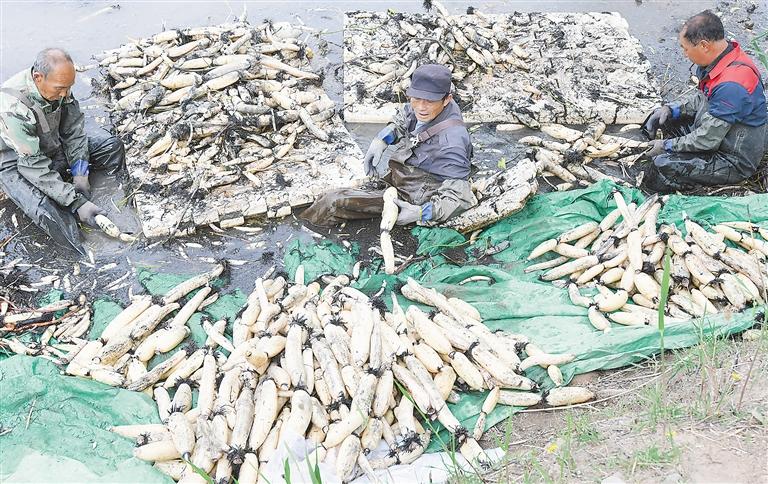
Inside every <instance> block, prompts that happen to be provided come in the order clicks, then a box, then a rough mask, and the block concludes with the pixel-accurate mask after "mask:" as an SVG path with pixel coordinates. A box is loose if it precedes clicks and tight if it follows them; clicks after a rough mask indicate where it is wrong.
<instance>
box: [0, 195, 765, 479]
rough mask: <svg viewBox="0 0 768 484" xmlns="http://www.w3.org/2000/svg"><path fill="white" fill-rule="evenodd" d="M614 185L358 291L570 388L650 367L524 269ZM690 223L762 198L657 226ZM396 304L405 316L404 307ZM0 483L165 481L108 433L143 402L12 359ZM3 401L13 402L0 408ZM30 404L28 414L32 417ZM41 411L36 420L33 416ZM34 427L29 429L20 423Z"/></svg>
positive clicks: (157, 286) (333, 255)
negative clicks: (423, 307) (529, 344)
mask: <svg viewBox="0 0 768 484" xmlns="http://www.w3.org/2000/svg"><path fill="white" fill-rule="evenodd" d="M614 188H615V187H614V186H613V185H612V184H610V183H605V182H604V183H599V184H596V185H593V186H592V187H590V188H587V189H584V190H577V191H571V192H563V193H549V194H543V195H538V196H535V197H533V198H532V199H531V200H530V201H529V203H528V205H527V206H526V207H525V208H524V209H523V210H522V211H520V212H518V213H517V214H515V215H513V216H511V217H509V218H507V219H505V220H503V221H501V222H498V223H497V224H495V225H493V226H492V227H489V228H488V229H486V230H484V231H483V232H482V233H481V234H480V235H479V236H478V237H477V239H476V240H475V242H474V243H473V244H469V243H468V241H467V240H466V239H465V238H464V237H463V236H462V235H461V234H459V233H457V232H455V231H453V230H449V229H440V228H433V229H428V228H421V227H417V228H415V229H413V231H412V234H413V235H414V236H415V237H416V238H417V240H418V242H419V248H418V254H417V255H418V256H424V258H423V259H421V260H419V261H418V262H416V263H413V264H412V265H410V266H409V267H407V268H406V270H405V271H403V273H402V274H399V275H398V276H397V277H394V276H386V275H383V274H381V273H379V272H378V266H377V265H375V264H374V265H373V266H372V267H370V268H368V269H366V270H364V271H363V274H362V275H361V277H360V278H359V279H358V281H356V283H355V284H356V287H358V288H361V289H362V290H365V291H371V292H372V291H375V290H378V289H379V288H380V287H381V284H382V282H384V281H386V282H387V287H388V289H390V290H391V288H393V287H396V285H397V284H399V283H402V282H404V281H405V280H406V279H407V277H413V278H415V279H417V280H419V281H421V282H422V283H424V284H425V285H428V286H431V287H436V288H437V289H438V290H440V291H442V292H444V293H446V294H448V295H451V296H455V297H459V298H462V299H464V300H466V301H467V302H469V303H471V304H473V305H474V306H475V307H477V309H478V310H479V311H480V313H481V315H482V316H483V318H484V320H485V323H486V324H487V325H488V326H489V327H491V328H494V329H496V328H503V329H505V330H508V331H511V332H516V333H523V334H525V335H527V336H528V337H529V338H530V339H531V340H532V341H534V342H536V343H537V344H538V345H539V346H541V347H542V348H544V349H545V350H547V351H551V352H571V353H574V354H576V355H578V357H577V359H576V360H575V361H574V362H572V363H570V364H567V365H564V366H563V367H562V370H563V373H564V375H565V377H566V379H568V380H570V379H571V378H572V377H573V375H575V374H577V373H583V372H587V371H592V370H597V369H610V368H618V367H621V366H625V365H628V364H630V363H633V362H637V361H640V360H642V359H645V358H648V357H650V356H652V355H654V354H656V353H658V351H659V336H660V335H659V332H658V331H657V330H655V329H651V328H649V327H640V328H634V327H633V328H630V327H619V326H616V327H615V328H614V330H613V331H612V332H610V333H608V334H603V333H601V332H596V331H595V330H594V329H593V328H592V326H591V325H590V323H589V321H588V320H587V317H586V309H584V308H580V307H575V306H573V305H572V304H570V302H569V300H568V297H567V294H566V293H565V291H564V290H561V289H557V288H556V287H554V286H553V285H552V284H551V283H548V282H541V281H539V280H538V279H537V278H536V274H525V273H524V272H523V268H524V267H525V265H526V263H525V262H524V261H525V257H526V256H527V254H528V253H529V252H530V250H531V249H532V248H533V247H534V246H536V245H537V244H539V243H540V242H542V241H543V240H546V239H548V238H551V237H553V236H556V235H558V234H559V233H561V232H563V231H565V230H568V229H570V228H572V227H574V226H576V225H579V224H581V223H583V222H586V221H589V220H595V221H598V220H600V219H601V218H602V217H603V216H605V214H606V213H608V212H609V211H610V210H612V209H613V208H614V207H615V205H614V203H613V198H612V197H611V190H613V189H614ZM622 191H623V192H624V195H625V198H626V199H627V200H629V199H632V200H634V201H637V202H640V201H642V199H643V197H642V194H641V193H640V192H638V191H633V190H624V189H622ZM685 214H687V215H688V216H689V217H691V218H692V219H694V220H697V221H699V222H701V223H703V224H704V225H705V226H707V224H709V223H714V222H717V221H727V220H750V221H752V222H754V223H759V224H767V223H768V195H754V196H751V197H744V198H730V197H728V198H716V197H681V196H672V197H670V198H669V200H668V201H667V203H666V205H665V206H664V208H663V210H662V212H661V214H660V217H659V219H660V221H661V222H666V223H675V224H678V225H679V226H682V220H683V217H684V216H685ZM504 241H508V242H509V243H510V246H509V248H507V249H505V250H503V251H502V252H500V253H497V254H495V255H494V256H493V258H489V257H487V256H483V253H484V251H485V249H486V248H488V247H493V246H496V245H497V244H500V243H502V242H504ZM446 249H450V250H452V251H457V250H458V251H463V252H464V253H465V254H466V257H467V259H468V260H467V262H466V263H465V264H462V265H461V266H458V265H455V264H452V263H451V262H450V260H451V259H454V257H451V258H449V257H446V256H444V255H441V254H442V253H443V251H445V250H446ZM357 256H358V248H357V247H356V246H353V247H352V249H351V250H348V249H345V248H344V247H342V246H339V245H336V244H332V243H330V242H322V243H320V244H317V245H313V246H307V245H302V244H299V243H294V244H292V245H291V246H289V247H288V250H287V251H286V257H285V266H286V270H287V271H288V272H289V274H293V273H294V272H295V270H296V267H297V266H298V265H299V264H303V265H304V268H305V275H306V278H307V279H308V280H311V279H312V278H314V277H317V276H319V275H321V274H327V273H337V274H340V273H350V272H351V270H352V266H353V265H354V263H355V261H356V260H357ZM474 275H487V276H490V277H492V278H493V279H494V280H495V283H494V284H492V285H490V286H489V285H488V283H487V282H473V283H468V284H466V285H458V282H460V281H463V280H464V279H466V278H467V277H470V276H474ZM187 277H189V276H170V275H165V274H163V275H160V274H153V273H151V272H148V271H147V272H142V273H141V274H140V280H141V282H142V284H144V286H145V287H146V288H147V290H148V291H149V292H150V293H152V294H163V293H164V292H165V291H167V290H168V289H169V288H170V287H172V286H174V285H175V284H176V283H178V282H180V281H182V280H184V279H185V278H187ZM244 300H245V297H244V295H243V294H242V293H240V292H239V291H238V292H236V293H234V294H229V295H224V296H222V297H221V298H220V299H219V301H217V302H216V303H215V304H214V305H211V306H209V307H207V308H205V312H206V313H207V315H206V316H207V317H209V318H211V319H212V320H216V319H220V318H223V317H229V318H230V320H231V319H233V318H234V316H235V315H236V314H237V312H238V310H239V309H240V308H241V306H242V305H243V303H244ZM401 303H403V304H408V303H407V302H406V301H405V300H401ZM119 310H120V307H119V306H118V305H116V304H114V303H112V302H108V301H102V302H99V303H98V304H96V305H95V307H94V325H95V327H94V329H93V330H92V332H91V336H92V337H93V336H95V335H98V334H99V333H100V331H101V329H102V328H103V326H104V325H105V324H106V323H107V322H108V321H109V320H110V319H111V317H112V316H114V314H116V312H117V311H119ZM755 313H756V309H750V310H747V311H745V312H744V313H742V314H738V315H734V316H732V317H730V318H725V317H723V316H715V317H711V318H707V319H706V320H703V321H702V320H697V321H695V322H688V323H676V324H668V325H667V327H666V331H665V335H664V342H665V347H666V348H682V347H687V346H691V345H694V344H696V343H697V342H699V341H700V340H701V339H702V338H704V337H707V336H710V335H728V334H732V333H735V332H739V331H742V330H744V329H746V328H748V327H750V326H752V325H753V324H754V318H755ZM202 317H203V315H202V314H196V315H195V316H193V318H192V319H191V320H190V326H191V327H192V335H191V338H192V339H193V340H196V341H197V342H198V343H200V342H202V340H203V339H204V333H202V330H201V328H200V321H201V319H202ZM529 375H530V376H531V377H533V378H535V379H536V380H537V381H538V382H539V383H540V384H541V385H542V387H543V388H547V387H549V386H550V385H551V382H550V381H549V379H548V378H547V376H546V373H545V372H544V371H536V370H530V373H529ZM0 389H1V390H2V394H3V398H2V400H1V401H0V426H2V432H0V433H4V432H7V433H5V434H4V435H2V436H0V455H2V457H0V459H2V460H1V461H0V480H16V481H38V482H39V481H47V482H54V481H55V482H66V481H101V482H111V481H121V480H122V481H140V482H159V481H164V480H167V478H166V477H165V476H163V475H161V474H159V473H157V472H156V471H154V470H153V469H152V468H151V466H149V465H148V464H146V463H143V462H140V461H138V460H136V459H133V458H132V457H131V448H132V444H131V442H130V441H129V440H127V439H123V438H121V437H118V436H116V435H114V434H112V433H110V432H108V431H107V430H106V429H107V428H108V427H109V426H111V425H115V424H127V423H138V422H156V421H157V413H156V409H155V407H154V404H153V402H152V401H151V399H149V398H148V397H147V396H145V395H143V394H137V393H132V392H127V391H125V390H117V389H113V388H110V387H107V386H105V385H102V384H99V383H96V382H93V381H90V380H87V379H81V378H73V377H65V376H61V375H59V372H58V370H57V368H56V367H55V366H54V365H53V364H51V363H50V362H47V361H45V360H40V359H32V358H28V357H18V356H16V357H12V358H7V359H5V360H3V361H0ZM7 395H10V398H9V397H7ZM483 398H484V394H481V393H475V394H466V395H463V397H462V400H461V401H460V402H459V403H458V404H456V405H453V406H452V410H453V412H454V413H455V414H456V416H457V417H458V418H459V420H461V421H462V422H463V423H464V424H465V425H466V426H467V427H468V428H471V427H472V426H473V425H474V421H475V420H476V418H477V414H478V412H479V408H480V405H481V402H482V399H483ZM32 402H35V404H34V407H35V408H33V409H32V411H31V413H30V406H31V405H32ZM35 409H37V410H35ZM513 411H514V409H512V408H509V407H498V408H497V410H496V411H495V412H494V413H493V414H492V415H490V416H489V419H488V421H489V425H492V424H494V423H496V422H499V421H501V420H502V419H504V418H506V417H507V416H508V415H510V414H511V413H512V412H513ZM28 415H32V417H30V419H29V420H30V423H29V425H28V426H27V425H26V419H27V416H28ZM441 439H442V442H444V443H447V442H448V440H447V439H446V437H445V436H444V435H443V436H441V437H440V438H435V439H433V441H432V445H431V447H430V448H431V449H433V450H440V448H441Z"/></svg>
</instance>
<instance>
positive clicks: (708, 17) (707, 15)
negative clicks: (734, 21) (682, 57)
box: [682, 10, 725, 45]
mask: <svg viewBox="0 0 768 484" xmlns="http://www.w3.org/2000/svg"><path fill="white" fill-rule="evenodd" d="M682 32H683V37H685V39H686V40H687V41H688V42H690V43H691V44H694V45H696V44H698V43H699V42H701V41H702V40H706V41H709V42H715V41H718V40H723V39H724V38H725V29H724V28H723V22H722V21H721V20H720V17H718V16H717V15H715V14H714V13H712V11H711V10H704V11H703V12H701V13H697V14H696V15H694V16H693V17H691V18H689V19H688V20H686V21H685V23H684V24H683V28H682Z"/></svg>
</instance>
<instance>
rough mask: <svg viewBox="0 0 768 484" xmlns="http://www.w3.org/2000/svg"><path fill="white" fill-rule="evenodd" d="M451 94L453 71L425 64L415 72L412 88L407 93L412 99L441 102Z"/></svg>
mask: <svg viewBox="0 0 768 484" xmlns="http://www.w3.org/2000/svg"><path fill="white" fill-rule="evenodd" d="M450 93H451V71H450V70H449V69H448V68H447V67H445V66H443V65H439V64H424V65H423V66H419V67H417V68H416V70H415V71H413V75H412V76H411V86H410V87H409V88H408V90H406V91H405V94H407V95H408V96H410V97H415V98H418V99H426V100H427V101H439V100H440V99H443V98H444V97H445V96H446V95H448V94H450Z"/></svg>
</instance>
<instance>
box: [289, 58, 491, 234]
mask: <svg viewBox="0 0 768 484" xmlns="http://www.w3.org/2000/svg"><path fill="white" fill-rule="evenodd" d="M450 93H451V71H450V70H449V69H448V68H447V67H445V66H441V65H436V64H427V65H423V66H420V67H418V68H417V69H416V70H415V71H414V73H413V76H412V77H411V85H410V87H409V88H408V90H407V91H406V94H407V95H408V97H409V103H407V104H405V105H403V106H402V108H401V109H400V110H399V111H398V112H397V113H396V114H395V116H394V118H393V120H392V122H391V123H389V124H388V125H387V126H386V127H385V128H384V129H383V130H381V131H380V132H379V133H378V135H377V136H376V137H375V138H374V139H373V141H372V142H371V144H370V146H369V148H368V151H367V153H366V155H365V158H364V160H363V162H364V164H365V172H366V174H367V175H369V176H373V177H379V176H382V175H384V176H383V181H384V182H385V183H387V184H388V185H391V186H394V187H395V188H397V191H398V199H397V200H396V203H397V205H398V207H399V213H398V217H397V224H398V225H406V224H410V223H417V224H419V225H434V224H437V223H440V222H443V221H445V220H448V219H449V218H451V217H454V216H456V215H459V214H460V213H462V212H464V211H465V210H467V209H468V208H471V207H472V206H474V205H476V204H477V199H476V198H475V196H474V194H473V193H472V189H471V186H470V184H469V181H468V179H469V173H470V167H471V163H470V158H471V157H472V144H471V142H470V140H469V132H468V131H467V128H466V127H465V125H464V122H463V119H462V116H461V111H460V110H459V106H458V105H457V104H456V102H455V101H454V100H453V98H452V97H451V94H450ZM385 151H387V152H388V153H389V157H388V159H387V158H386V157H385V156H384V154H385ZM387 160H388V163H387ZM387 168H388V170H387ZM383 193H384V191H383V190H360V189H343V190H334V191H331V192H328V193H326V194H324V195H322V196H321V197H320V198H318V199H317V200H316V201H315V203H314V204H313V205H312V206H310V207H309V208H308V209H307V210H305V211H304V213H303V214H302V217H303V218H305V219H306V220H308V221H310V222H312V223H314V224H317V225H332V224H337V223H340V222H342V221H344V220H350V219H366V218H373V217H376V216H378V215H381V212H382V209H383V207H384V200H383Z"/></svg>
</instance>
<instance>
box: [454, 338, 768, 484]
mask: <svg viewBox="0 0 768 484" xmlns="http://www.w3.org/2000/svg"><path fill="white" fill-rule="evenodd" d="M571 385H579V386H586V387H588V388H590V389H591V390H592V391H594V393H595V394H596V401H595V402H594V403H589V404H585V405H583V406H580V407H579V408H573V409H564V410H554V411H553V410H551V409H545V410H539V409H532V410H529V411H524V412H521V413H518V414H516V415H514V416H512V417H510V418H509V419H507V420H506V421H504V422H502V423H500V424H499V425H497V426H496V427H494V428H493V429H491V430H490V431H488V432H486V434H485V436H484V437H483V444H484V445H486V446H488V447H502V448H505V449H507V455H506V459H505V465H503V466H502V467H501V469H498V470H495V471H494V472H492V473H490V474H487V475H483V476H482V481H485V482H519V481H524V482H603V483H606V484H608V483H611V484H616V483H621V482H637V483H643V482H656V483H659V482H661V483H666V484H671V483H677V482H766V479H768V456H767V455H766V449H768V327H766V329H763V330H762V336H761V339H759V340H758V341H749V342H747V341H742V340H741V338H738V337H737V338H735V339H712V340H706V341H701V342H700V343H699V344H698V345H697V346H695V347H692V348H689V349H686V350H681V351H675V352H671V353H670V352H668V353H666V356H665V358H664V359H663V360H661V359H654V360H649V361H647V362H646V363H644V364H642V365H637V366H634V367H629V368H625V369H622V370H618V371H606V372H592V373H587V374H582V375H577V376H576V377H575V378H574V380H573V381H572V382H571ZM456 480H457V481H458V482H473V481H480V480H481V479H478V478H477V476H476V475H464V476H460V477H457V479H456Z"/></svg>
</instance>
